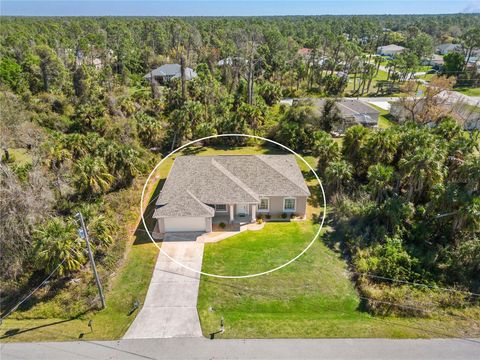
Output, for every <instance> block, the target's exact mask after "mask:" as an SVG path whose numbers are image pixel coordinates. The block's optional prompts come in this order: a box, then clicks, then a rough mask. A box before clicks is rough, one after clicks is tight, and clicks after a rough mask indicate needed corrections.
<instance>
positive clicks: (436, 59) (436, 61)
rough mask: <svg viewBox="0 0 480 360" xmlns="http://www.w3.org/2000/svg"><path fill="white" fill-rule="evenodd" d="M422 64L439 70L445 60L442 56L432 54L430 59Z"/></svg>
mask: <svg viewBox="0 0 480 360" xmlns="http://www.w3.org/2000/svg"><path fill="white" fill-rule="evenodd" d="M422 63H423V64H425V65H430V66H432V67H433V68H435V69H439V68H441V67H442V66H443V64H444V60H443V56H442V55H438V54H432V56H430V58H429V59H425V60H424V61H423V62H422Z"/></svg>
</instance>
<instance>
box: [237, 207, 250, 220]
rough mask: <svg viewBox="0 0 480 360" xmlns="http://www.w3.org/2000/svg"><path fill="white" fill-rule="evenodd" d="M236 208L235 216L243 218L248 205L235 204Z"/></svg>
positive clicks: (246, 213) (246, 212)
mask: <svg viewBox="0 0 480 360" xmlns="http://www.w3.org/2000/svg"><path fill="white" fill-rule="evenodd" d="M236 208H237V211H236V214H237V216H240V217H244V216H247V215H248V204H237V205H236Z"/></svg>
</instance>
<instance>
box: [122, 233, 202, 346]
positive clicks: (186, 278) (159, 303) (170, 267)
mask: <svg viewBox="0 0 480 360" xmlns="http://www.w3.org/2000/svg"><path fill="white" fill-rule="evenodd" d="M185 238H188V237H185ZM162 249H163V251H165V252H166V253H167V254H169V255H170V256H171V257H172V258H174V259H175V260H177V261H178V262H180V263H182V264H184V265H185V266H188V267H190V268H192V269H195V270H198V271H200V270H201V268H202V258H203V244H202V243H198V242H196V241H191V240H190V241H189V240H186V241H179V239H178V237H177V238H176V239H172V241H164V242H163V243H162ZM199 284H200V274H197V273H194V272H193V271H190V270H187V269H185V268H183V267H181V266H180V265H177V264H176V263H174V262H173V261H172V260H170V259H169V258H168V257H167V256H165V255H164V254H163V253H160V254H159V255H158V259H157V263H156V265H155V270H154V273H153V276H152V280H151V282H150V286H149V288H148V292H147V296H146V298H145V303H144V305H143V308H142V309H141V310H140V312H139V314H138V315H137V317H136V319H135V320H134V321H133V323H132V325H131V326H130V328H129V329H128V331H127V332H126V334H125V336H124V339H148V338H173V337H201V336H202V330H201V328H200V321H199V318H198V313H197V297H198V287H199Z"/></svg>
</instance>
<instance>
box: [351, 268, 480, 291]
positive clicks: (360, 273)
mask: <svg viewBox="0 0 480 360" xmlns="http://www.w3.org/2000/svg"><path fill="white" fill-rule="evenodd" d="M349 272H350V273H352V274H355V275H363V276H367V277H371V278H375V279H381V280H389V281H393V282H398V283H402V284H410V285H415V286H423V287H427V288H430V289H438V290H443V291H449V292H452V293H463V294H467V295H470V296H480V294H477V293H474V292H470V291H465V290H457V289H452V288H445V287H440V286H434V285H427V284H422V283H417V282H411V281H406V280H398V279H392V278H389V277H386V276H380V275H373V274H369V273H362V272H357V271H349Z"/></svg>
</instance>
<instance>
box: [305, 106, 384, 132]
mask: <svg viewBox="0 0 480 360" xmlns="http://www.w3.org/2000/svg"><path fill="white" fill-rule="evenodd" d="M313 104H314V105H315V106H317V107H318V108H319V111H320V112H321V111H322V110H323V107H324V106H325V99H314V100H313ZM335 104H336V106H337V109H338V111H339V112H340V116H341V117H342V120H343V122H342V123H341V124H338V125H337V126H336V127H335V128H334V129H333V131H334V132H336V133H344V132H345V130H346V129H348V128H349V127H351V126H354V125H363V126H365V127H377V126H378V117H379V115H380V111H378V110H377V109H375V108H373V107H372V106H370V105H368V104H367V103H365V102H363V101H360V100H356V99H341V100H337V101H336V103H335Z"/></svg>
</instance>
